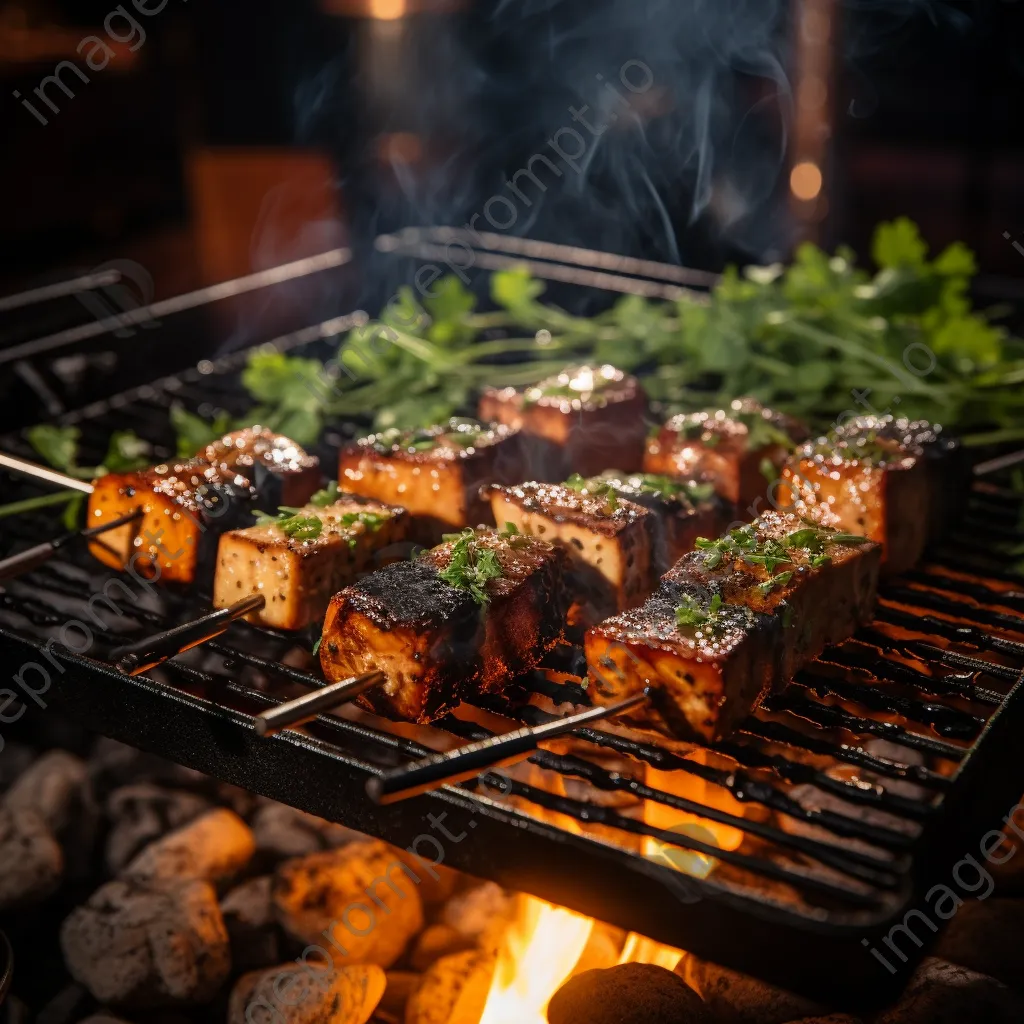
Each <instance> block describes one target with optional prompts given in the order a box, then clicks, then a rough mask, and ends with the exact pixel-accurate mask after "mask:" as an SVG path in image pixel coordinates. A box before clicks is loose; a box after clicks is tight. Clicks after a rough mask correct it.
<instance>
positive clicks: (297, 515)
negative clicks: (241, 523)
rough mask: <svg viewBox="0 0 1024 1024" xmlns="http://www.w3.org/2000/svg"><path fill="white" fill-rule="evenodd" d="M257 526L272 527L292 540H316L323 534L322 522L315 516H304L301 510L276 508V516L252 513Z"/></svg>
mask: <svg viewBox="0 0 1024 1024" xmlns="http://www.w3.org/2000/svg"><path fill="white" fill-rule="evenodd" d="M253 515H254V516H256V525H257V526H274V527H276V528H277V529H278V530H280V531H281V532H282V533H283V534H284V535H285V536H287V537H291V538H292V539H293V540H316V539H317V537H319V536H320V534H321V533H322V532H323V529H324V524H323V520H322V519H320V518H318V517H317V516H312V515H305V514H304V512H303V509H301V508H289V507H288V506H287V505H281V506H279V507H278V513H277V515H269V514H268V513H266V512H254V513H253Z"/></svg>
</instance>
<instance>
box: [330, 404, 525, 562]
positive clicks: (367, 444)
mask: <svg viewBox="0 0 1024 1024" xmlns="http://www.w3.org/2000/svg"><path fill="white" fill-rule="evenodd" d="M521 475H522V452H521V447H520V437H519V434H518V431H516V430H515V429H513V428H510V427H507V426H500V425H490V426H486V425H484V424H481V423H479V422H477V421H475V420H466V419H453V420H450V421H449V422H448V423H446V424H439V425H437V426H434V427H429V428H427V429H425V430H416V431H399V430H385V431H383V432H381V433H379V434H371V435H370V436H369V437H365V438H363V439H362V440H360V441H358V442H356V443H355V444H353V445H349V446H348V447H346V448H344V449H342V451H341V455H340V459H339V466H338V483H339V485H340V486H341V488H342V489H343V490H345V491H349V492H351V493H353V494H359V495H362V496H363V497H366V498H373V499H374V500H375V501H380V502H384V503H386V504H391V505H400V506H402V507H403V508H405V509H407V510H408V512H409V515H410V516H411V517H412V531H413V534H414V537H415V539H416V540H418V541H420V542H421V543H424V544H435V543H437V541H438V540H440V538H441V534H442V532H443V531H445V530H453V529H456V530H457V529H462V528H464V527H466V526H477V525H479V524H481V523H488V522H490V521H491V520H490V510H489V508H488V506H487V502H486V500H484V499H481V497H480V493H479V492H480V488H481V487H482V486H483V485H485V484H488V483H492V482H498V483H511V482H513V481H515V480H518V479H520V478H521Z"/></svg>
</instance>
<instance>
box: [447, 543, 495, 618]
mask: <svg viewBox="0 0 1024 1024" xmlns="http://www.w3.org/2000/svg"><path fill="white" fill-rule="evenodd" d="M444 539H445V540H446V541H449V542H451V543H452V549H451V552H450V556H449V562H448V565H446V566H445V567H444V569H442V570H441V571H440V572H439V573H438V575H439V576H440V577H441V579H443V580H444V581H445V583H447V584H449V585H450V586H453V587H456V588H458V589H459V590H465V591H466V592H467V593H468V594H469V595H470V597H472V598H473V600H474V601H476V603H477V604H479V605H485V604H487V602H488V601H489V600H490V595H489V594H488V593H487V589H486V588H487V584H488V582H489V581H490V580H494V579H500V578H501V577H502V576H503V575H504V573H503V572H502V569H501V565H500V564H499V562H498V556H497V555H496V554H495V553H494V551H493V550H492V549H491V548H488V547H485V546H484V545H482V544H481V543H480V542H479V539H478V538H477V535H476V531H475V530H474V529H473V528H472V527H467V528H466V529H465V530H463V531H462V532H461V533H456V534H445V536H444Z"/></svg>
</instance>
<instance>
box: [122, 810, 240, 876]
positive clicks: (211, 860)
mask: <svg viewBox="0 0 1024 1024" xmlns="http://www.w3.org/2000/svg"><path fill="white" fill-rule="evenodd" d="M255 849H256V845H255V843H254V842H253V838H252V832H251V831H250V829H249V826H248V825H246V823H245V822H244V821H242V819H241V818H239V817H238V815H237V814H235V812H234V811H229V810H227V809H226V808H218V809H217V810H213V811H209V812H208V813H206V814H204V815H203V816H202V817H200V818H196V819H195V821H193V822H191V823H190V824H188V825H185V826H184V827H183V828H180V829H177V830H176V831H174V832H171V833H169V834H168V835H166V836H164V837H163V838H162V839H158V840H157V841H156V842H154V843H150V845H149V846H147V847H146V848H145V849H144V850H143V851H142V853H140V854H139V855H138V856H137V857H135V859H134V860H132V861H131V862H130V863H129V864H128V866H127V867H126V868H125V869H124V876H125V877H126V878H134V879H137V880H139V881H152V880H158V879H201V880H202V881H205V882H210V883H213V884H217V883H218V882H223V881H225V880H227V879H229V878H233V877H234V876H235V875H237V874H238V873H239V872H240V871H241V870H242V868H244V867H245V866H246V864H248V863H249V861H250V860H251V859H252V855H253V853H254V852H255Z"/></svg>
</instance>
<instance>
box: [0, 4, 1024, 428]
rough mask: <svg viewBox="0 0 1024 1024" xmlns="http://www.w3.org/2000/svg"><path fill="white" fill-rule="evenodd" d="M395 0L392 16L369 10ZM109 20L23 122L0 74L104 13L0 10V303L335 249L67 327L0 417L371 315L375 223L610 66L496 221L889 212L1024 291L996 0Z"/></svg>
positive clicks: (547, 126) (688, 260)
mask: <svg viewBox="0 0 1024 1024" xmlns="http://www.w3.org/2000/svg"><path fill="white" fill-rule="evenodd" d="M157 2H158V0H149V6H151V7H152V6H155V5H156V3H157ZM396 4H397V10H399V11H400V10H401V9H403V7H404V9H405V10H406V14H405V16H404V17H401V18H397V19H392V18H390V17H380V15H382V14H383V15H391V14H394V13H396ZM332 6H333V12H332V11H331V10H329V8H331V7H332ZM125 7H126V9H127V10H128V11H130V12H132V14H133V17H134V18H135V19H136V20H137V21H138V22H139V23H140V24H141V25H142V26H143V28H144V30H145V32H146V41H145V43H144V44H143V45H142V46H140V47H139V48H138V49H137V51H136V52H135V53H130V52H128V51H127V49H126V47H125V46H123V45H122V46H121V48H120V49H119V50H118V51H117V55H116V56H115V58H114V59H112V60H111V61H110V64H109V66H108V67H107V68H105V69H104V70H102V71H96V72H92V73H91V81H90V82H89V84H88V85H84V84H81V83H80V82H79V81H78V80H77V79H75V78H74V77H73V76H69V75H66V76H65V80H66V81H68V83H69V84H70V85H72V87H73V88H74V89H75V91H76V96H75V97H74V99H69V98H66V97H64V96H63V95H61V94H59V93H56V92H52V91H51V94H52V95H53V96H54V97H55V98H57V99H59V102H60V106H61V111H60V113H59V114H53V115H52V116H51V118H50V123H49V124H48V125H46V126H43V125H41V124H40V123H39V122H38V121H37V120H36V119H34V118H33V117H32V115H31V114H30V113H29V112H28V111H26V110H25V109H24V108H23V107H22V106H21V105H20V102H19V100H17V99H16V98H14V96H13V95H12V93H13V91H14V90H18V91H20V92H21V93H22V95H23V97H26V96H31V95H32V90H33V89H34V88H35V87H37V86H38V85H39V83H40V81H41V79H42V78H43V77H44V76H46V75H48V74H51V73H52V72H53V69H54V67H55V65H56V64H57V62H58V61H59V60H62V59H68V58H74V59H76V60H77V61H78V63H79V64H80V65H82V63H83V62H82V59H81V58H80V57H76V54H75V53H74V47H75V45H76V41H77V40H80V39H81V38H82V37H84V36H86V35H90V34H96V35H99V36H101V37H103V35H104V32H103V28H102V25H103V20H104V18H105V17H106V16H107V15H108V14H109V13H110V12H111V11H112V10H114V5H113V4H112V3H111V2H110V0H102V2H101V0H42V2H40V0H7V2H6V3H5V2H3V0H0V75H2V77H3V80H4V81H3V85H4V86H5V88H4V89H0V126H2V131H3V138H4V142H5V146H4V160H3V162H2V165H0V186H2V192H0V194H2V195H3V197H4V211H3V217H2V218H0V232H2V237H3V242H4V244H3V245H2V246H0V294H9V293H13V292H17V291H18V290H20V289H22V288H29V287H34V286H37V285H40V284H45V283H49V282H52V281H55V280H60V279H62V278H67V277H70V276H74V274H76V273H79V272H82V271H83V270H88V269H90V268H93V267H96V266H98V265H102V264H104V263H105V262H107V261H110V260H132V261H135V262H136V263H138V264H139V265H140V266H141V267H142V268H144V273H145V275H149V276H150V277H151V278H152V282H153V284H152V296H151V295H150V294H149V289H148V285H146V284H144V285H142V286H138V285H137V283H136V285H135V288H136V291H137V292H138V296H139V301H148V299H149V298H150V297H156V298H163V297H167V296H171V295H177V294H180V293H182V292H187V291H189V290H191V289H196V288H199V287H202V286H204V285H208V284H211V283H214V282H217V281H223V280H227V279H231V278H235V277H238V276H241V275H243V274H246V273H248V272H250V271H252V270H254V269H256V270H258V269H262V268H266V267H268V266H274V265H276V264H279V263H282V262H285V261H288V260H292V259H296V258H298V257H301V256H306V255H310V254H313V253H317V252H322V251H325V250H327V249H330V248H332V247H333V246H335V245H338V244H340V243H341V242H347V243H350V244H351V245H352V246H353V247H354V249H355V250H356V253H357V259H356V260H355V262H354V265H353V267H352V268H349V269H347V270H345V271H342V272H338V273H337V274H333V273H332V274H328V275H320V276H319V277H318V278H317V279H316V280H315V281H313V282H311V283H310V282H306V283H305V284H303V285H296V286H287V287H284V288H282V289H278V290H277V293H275V294H274V295H273V296H272V297H268V296H264V295H256V296H250V297H248V298H247V299H245V300H242V301H240V302H237V303H232V304H229V305H228V306H227V308H221V307H217V308H214V309H211V310H209V311H206V312H205V313H204V314H203V315H201V316H199V317H198V318H197V317H191V318H184V319H176V320H173V321H164V322H162V323H161V325H160V330H152V331H137V332H135V335H134V339H135V340H134V341H132V340H128V342H127V344H125V343H124V339H122V340H121V344H119V345H117V346H114V347H113V348H112V346H111V345H110V344H108V343H107V342H104V343H103V344H99V343H96V344H91V345H90V346H87V349H88V351H89V353H90V355H89V357H88V366H87V372H84V373H80V374H79V375H78V377H77V379H76V382H75V383H74V384H73V385H69V384H68V382H67V381H66V380H65V379H64V378H63V377H60V375H59V374H58V375H57V376H56V377H53V378H52V379H51V384H52V385H53V387H52V389H51V390H52V391H53V392H54V396H51V397H53V398H54V401H50V403H49V405H47V403H46V400H44V398H42V397H40V395H38V394H36V393H35V391H34V390H33V387H34V386H33V385H30V386H29V387H28V388H25V387H22V386H21V383H19V384H18V386H17V387H12V381H13V379H14V374H15V370H14V368H13V366H12V364H11V363H6V364H4V363H0V375H3V376H4V378H5V379H6V386H5V388H4V389H2V390H3V399H4V402H3V413H2V419H3V421H4V423H7V424H10V423H12V422H23V421H28V420H31V419H32V418H39V416H40V414H41V412H43V413H47V412H48V413H55V412H56V411H58V409H57V406H58V405H59V406H60V407H65V406H66V405H67V404H68V403H76V402H80V401H83V400H86V399H89V398H92V397H95V395H97V394H100V393H103V392H107V393H109V392H112V391H114V390H117V389H118V388H120V387H123V386H125V385H126V384H127V383H134V382H137V381H138V380H143V379H147V378H149V377H153V376H156V374H157V373H159V372H164V371H166V370H169V369H173V368H175V367H180V366H184V365H186V364H188V363H189V362H193V361H195V360H196V359H197V358H202V357H204V356H210V355H214V354H216V353H219V352H222V351H224V350H225V348H230V347H237V346H239V345H242V344H248V343H252V342H253V341H258V340H264V339H266V338H269V337H272V336H273V334H274V332H275V331H278V330H283V329H285V328H295V327H299V326H304V325H305V324H308V323H314V322H317V321H318V320H319V319H322V318H323V316H325V315H330V314H332V313H338V312H348V311H350V310H351V309H353V308H356V306H358V305H363V306H365V307H366V308H368V309H370V310H371V311H372V310H374V309H375V308H376V305H378V304H379V303H380V302H381V301H383V299H385V298H386V297H387V296H388V295H389V294H390V293H391V290H392V289H393V287H394V285H395V284H396V283H397V281H398V280H400V279H401V277H402V276H403V275H405V274H407V273H408V270H409V268H408V265H402V266H398V265H396V264H395V263H394V262H393V261H392V262H390V263H389V261H387V260H384V259H381V257H379V256H378V255H375V254H374V253H373V250H372V240H373V238H374V237H375V235H376V234H377V233H378V232H380V231H384V230H391V229H395V228H399V227H402V226H405V225H408V224H456V225H461V224H463V223H464V222H465V221H466V219H468V217H469V216H471V215H472V214H473V213H474V212H478V211H479V210H480V209H481V207H482V203H483V202H484V201H485V200H486V198H487V197H488V196H490V195H493V194H495V193H496V192H498V191H499V190H500V189H501V188H502V184H503V181H504V179H505V178H506V177H508V176H509V175H510V174H511V173H513V172H514V171H515V170H516V169H518V168H520V167H523V166H524V165H525V163H526V161H527V160H528V159H529V157H530V156H531V155H532V154H534V153H537V152H543V151H545V150H544V147H545V144H546V143H545V140H547V139H548V138H550V137H551V134H552V133H553V132H554V131H556V130H557V129H558V128H559V127H561V126H563V125H569V124H571V123H572V122H571V121H570V119H569V115H568V107H569V106H570V104H573V103H575V104H577V105H579V104H580V103H581V102H588V103H591V104H592V106H593V107H595V108H596V107H597V106H599V105H600V98H599V97H600V94H599V92H598V90H599V86H598V85H597V84H596V75H598V74H603V75H604V77H605V79H607V80H611V81H614V80H615V78H616V77H617V72H618V69H619V68H620V67H621V65H622V63H623V62H624V61H626V60H630V59H635V60H643V61H644V62H645V63H647V64H648V65H649V66H650V67H651V69H652V73H653V74H654V76H655V81H656V83H657V84H656V88H655V89H654V90H652V92H651V94H650V96H649V97H645V99H648V98H649V99H650V102H649V103H648V104H647V106H640V107H638V108H636V109H635V111H634V113H635V115H636V116H635V119H634V120H633V121H632V122H631V124H632V127H630V128H629V130H622V131H614V132H613V131H609V132H608V133H607V134H606V135H604V136H602V138H601V144H600V146H599V147H597V148H596V151H595V155H594V158H593V160H592V161H591V162H590V163H589V165H588V167H587V172H586V174H585V175H582V176H580V177H579V178H578V179H575V180H573V181H571V182H570V181H568V179H566V180H565V181H564V182H559V183H556V184H555V185H554V186H553V187H552V188H551V189H550V190H549V191H548V192H547V193H546V194H545V196H544V201H543V203H538V204H537V205H536V207H535V208H533V209H532V210H531V213H532V214H534V215H535V216H532V217H531V219H530V221H529V223H527V222H525V220H521V221H520V223H519V224H517V226H516V227H515V228H514V229H512V230H513V232H515V233H525V234H529V235H531V236H533V237H538V238H548V239H552V240H556V241H561V242H569V243H580V244H585V245H590V246H593V247H596V248H603V249H606V250H609V251H614V252H621V253H627V254H633V255H642V256H645V257H649V258H653V259H658V260H665V261H669V262H681V263H683V264H685V265H690V266H696V267H704V268H710V269H719V268H720V267H722V266H723V265H724V264H725V263H727V262H730V261H749V260H755V261H756V260H765V261H767V260H772V259H778V258H785V256H786V255H787V254H788V253H789V252H791V250H792V247H793V245H794V244H796V242H797V241H798V240H799V239H800V238H813V239H814V240H817V241H819V242H820V243H821V244H824V245H826V246H834V245H835V244H837V243H839V242H843V243H848V244H850V245H852V246H853V247H854V248H855V249H856V250H857V251H858V252H860V253H861V254H862V256H866V255H867V254H868V253H869V249H870V237H871V232H872V228H873V226H874V224H875V223H877V222H878V221H879V220H882V219H886V218H891V217H894V216H896V215H900V214H905V215H907V216H909V217H911V218H913V219H914V220H915V221H917V222H918V223H919V224H920V225H921V228H922V232H923V234H924V236H925V237H926V238H927V239H928V240H929V241H930V242H931V243H932V244H933V245H935V246H941V245H944V244H946V243H948V242H950V241H953V240H955V239H962V240H963V241H965V242H967V243H968V244H969V245H970V246H971V247H972V248H973V249H975V251H976V252H977V253H978V256H979V263H980V266H981V269H982V275H981V277H980V278H979V281H978V289H977V290H978V297H979V298H980V299H982V300H984V301H997V300H1010V301H1014V300H1016V299H1018V298H1019V297H1021V295H1022V293H1024V289H1022V284H1021V282H1022V281H1024V254H1022V253H1020V252H1018V251H1017V249H1015V248H1014V246H1013V244H1012V242H1013V240H1015V239H1019V240H1020V242H1021V244H1022V245H1024V189H1022V187H1021V186H1022V185H1024V127H1022V125H1024V122H1022V116H1021V112H1022V110H1024V4H1022V3H1018V2H1012V0H977V2H973V3H945V2H933V0H845V2H844V0H835V2H832V0H721V2H716V3H711V2H705V0H680V2H677V3H673V2H669V0H475V2H474V0H464V2H459V0H446V2H445V0H433V2H432V3H431V2H426V3H425V2H424V0H420V3H419V5H416V4H410V3H405V4H404V5H403V4H402V3H401V0H289V3H287V4H281V3H276V2H275V3H266V2H263V3H260V2H252V0H191V2H186V0H168V3H167V4H166V6H165V8H164V9H163V10H162V11H160V12H159V13H158V14H155V15H153V16H151V17H143V16H142V15H140V14H139V13H138V12H137V11H134V9H133V8H132V5H131V3H128V4H126V5H125ZM424 7H425V9H423V8H424ZM811 9H815V10H819V11H825V12H826V14H828V15H829V19H830V32H829V38H828V40H827V41H826V42H825V43H820V44H817V45H816V46H812V47H810V49H808V47H807V46H806V45H803V46H802V45H801V42H800V25H801V24H802V22H801V18H802V17H804V16H806V14H807V11H808V10H811ZM374 13H376V14H377V15H378V17H372V16H371V15H373V14H374ZM127 28H128V27H127V25H126V24H125V23H124V22H123V21H117V22H116V23H115V26H114V30H115V32H126V31H127ZM805 43H806V40H805ZM809 53H810V54H811V56H812V57H813V58H814V59H817V60H824V61H825V65H824V66H825V67H827V75H826V80H827V83H828V92H827V96H826V98H825V101H824V103H823V104H822V105H821V107H820V108H819V109H818V110H817V112H816V114H815V115H814V117H812V118H811V119H810V122H808V120H807V118H806V117H805V114H806V112H805V111H804V112H802V111H801V108H800V105H799V102H798V97H799V83H800V76H801V74H802V73H803V72H802V70H801V68H802V67H803V62H804V61H806V59H807V57H808V54H809ZM37 106H40V107H41V104H37ZM44 113H49V112H47V111H45V110H44ZM808 124H810V127H809V128H808ZM801 126H802V127H801ZM808 130H809V131H810V133H811V135H810V137H811V138H812V139H813V138H817V139H820V140H821V146H820V151H821V164H822V167H823V169H824V172H825V174H824V187H823V189H822V192H821V194H820V196H819V197H818V198H817V199H816V200H815V201H814V202H812V203H810V204H808V203H803V204H801V203H799V202H795V201H794V199H793V197H792V195H791V194H790V189H789V172H790V168H791V166H792V164H793V163H794V161H796V160H798V159H799V157H800V153H799V152H798V151H797V150H798V149H799V146H800V145H802V143H801V142H800V141H799V140H800V139H801V138H806V137H807V131H808ZM801 132H803V134H801ZM1007 233H1008V234H1009V235H1010V236H1011V238H1010V239H1007V238H1006V237H1004V236H1005V234H1007ZM579 301H580V302H581V303H585V302H586V301H591V302H593V301H594V299H593V297H591V296H580V297H579ZM115 304H116V303H115ZM91 315H95V314H90V313H89V312H88V311H86V310H84V308H83V307H82V305H81V303H79V302H77V301H76V300H74V299H71V300H62V302H59V303H51V304H47V305H45V306H33V307H31V309H28V310H19V311H17V312H16V313H0V350H2V349H3V348H5V347H8V346H10V345H13V344H16V343H20V342H23V341H25V340H28V339H31V338H33V337H39V336H42V335H46V334H49V333H52V332H53V331H54V330H57V329H60V328H61V327H63V326H67V325H68V324H69V323H77V322H82V321H83V320H88V319H89V317H90V316H91ZM107 341H108V342H109V339H107ZM135 342H140V343H141V342H144V343H145V354H144V355H140V346H139V345H138V344H136V343H135ZM126 349H128V350H134V352H132V351H127V352H126ZM108 350H109V351H108ZM111 351H113V352H114V353H115V354H114V355H112V354H111ZM60 354H61V355H67V354H68V353H66V352H61V353H60ZM99 356H102V357H103V358H102V359H100V360H99V361H98V362H97V358H98V357H99ZM133 356H134V357H133ZM48 358H49V357H48ZM34 368H35V369H37V370H39V371H40V372H41V373H42V374H43V376H44V377H46V376H47V375H48V374H49V373H50V369H51V368H50V367H49V365H43V364H42V363H41V362H39V361H37V362H36V363H35V364H34ZM18 372H19V373H21V378H20V380H21V381H22V382H24V381H27V380H28V377H29V376H31V375H30V374H26V373H24V372H22V371H18ZM65 376H66V375H65ZM55 402H56V404H55Z"/></svg>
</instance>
